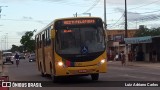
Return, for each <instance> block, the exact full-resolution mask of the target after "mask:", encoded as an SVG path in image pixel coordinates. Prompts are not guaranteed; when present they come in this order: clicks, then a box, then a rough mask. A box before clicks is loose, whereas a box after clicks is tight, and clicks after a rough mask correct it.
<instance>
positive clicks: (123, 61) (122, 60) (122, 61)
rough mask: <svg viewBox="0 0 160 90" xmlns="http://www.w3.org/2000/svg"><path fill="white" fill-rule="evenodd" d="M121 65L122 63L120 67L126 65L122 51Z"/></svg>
mask: <svg viewBox="0 0 160 90" xmlns="http://www.w3.org/2000/svg"><path fill="white" fill-rule="evenodd" d="M121 63H122V66H125V65H126V58H125V54H124V51H122V52H121Z"/></svg>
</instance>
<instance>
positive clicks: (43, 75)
mask: <svg viewBox="0 0 160 90" xmlns="http://www.w3.org/2000/svg"><path fill="white" fill-rule="evenodd" d="M40 71H41V76H42V77H45V74H44V73H43V70H42V65H41V63H40Z"/></svg>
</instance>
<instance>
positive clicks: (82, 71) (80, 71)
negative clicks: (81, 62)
mask: <svg viewBox="0 0 160 90" xmlns="http://www.w3.org/2000/svg"><path fill="white" fill-rule="evenodd" d="M78 72H79V73H86V72H87V70H79V71H78Z"/></svg>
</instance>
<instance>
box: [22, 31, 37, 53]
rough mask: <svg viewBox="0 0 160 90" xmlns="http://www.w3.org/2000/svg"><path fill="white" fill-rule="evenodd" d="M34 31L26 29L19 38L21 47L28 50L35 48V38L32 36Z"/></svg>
mask: <svg viewBox="0 0 160 90" xmlns="http://www.w3.org/2000/svg"><path fill="white" fill-rule="evenodd" d="M34 32H35V31H27V32H26V33H25V35H23V36H22V38H21V40H20V42H21V44H22V45H23V48H24V49H25V50H27V51H30V52H32V51H34V50H35V40H34V39H33V38H32V37H33V35H34Z"/></svg>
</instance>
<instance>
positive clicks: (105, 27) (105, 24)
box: [104, 0, 107, 30]
mask: <svg viewBox="0 0 160 90" xmlns="http://www.w3.org/2000/svg"><path fill="white" fill-rule="evenodd" d="M104 29H105V30H107V23H106V0H104Z"/></svg>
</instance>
